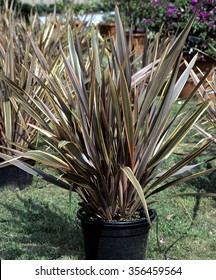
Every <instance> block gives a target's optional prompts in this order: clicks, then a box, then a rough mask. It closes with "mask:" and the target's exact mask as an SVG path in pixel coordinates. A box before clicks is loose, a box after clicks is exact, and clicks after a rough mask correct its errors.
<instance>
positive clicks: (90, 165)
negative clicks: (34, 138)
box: [1, 8, 215, 222]
mask: <svg viewBox="0 0 216 280" xmlns="http://www.w3.org/2000/svg"><path fill="white" fill-rule="evenodd" d="M194 16H195V15H194ZM115 17H116V19H115V20H116V27H117V34H116V41H114V40H113V39H112V38H111V39H110V41H109V43H108V42H107V41H104V42H103V41H101V40H99V37H98V32H97V30H96V29H95V28H94V26H93V27H92V30H91V43H90V45H89V46H88V48H87V51H86V52H85V53H83V52H82V51H81V48H80V47H79V40H77V37H76V34H74V33H73V32H72V31H71V29H70V28H69V29H68V50H67V49H64V50H63V49H62V48H60V52H61V58H62V67H60V68H59V69H61V71H58V74H56V73H55V71H54V69H51V70H49V69H47V67H46V64H45V58H44V57H43V55H42V53H41V52H40V51H39V48H38V47H37V43H34V42H33V41H32V45H33V47H34V48H33V49H34V51H35V54H36V56H37V58H38V61H39V62H41V63H40V64H41V70H42V71H43V78H42V79H41V78H40V77H37V75H35V74H34V73H32V71H28V73H31V75H32V77H33V78H34V79H36V80H37V83H38V85H39V86H40V87H42V88H43V89H44V90H45V92H46V101H47V102H48V103H46V105H45V104H44V102H43V100H42V99H41V98H40V97H39V96H37V95H35V96H34V97H33V96H30V94H29V93H28V92H26V91H25V90H23V89H22V88H20V87H19V86H18V85H17V84H15V83H14V82H13V81H12V80H11V79H9V78H8V77H6V76H5V75H4V73H1V79H2V81H4V82H5V83H7V85H8V86H9V87H10V88H11V90H12V92H13V96H14V98H16V101H17V104H20V105H21V106H22V108H23V109H24V110H25V111H26V113H28V114H29V116H30V117H31V118H34V119H35V121H36V123H37V124H29V126H31V127H32V128H34V129H37V130H38V131H39V132H40V134H42V135H43V136H44V143H45V144H46V147H47V150H40V149H38V150H31V149H30V150H29V151H27V152H24V153H21V152H20V151H17V150H16V149H13V153H14V155H16V157H15V158H11V160H10V162H11V163H13V164H16V165H19V161H18V160H19V159H20V158H31V159H34V160H35V161H37V162H39V163H41V164H42V165H45V166H48V167H50V168H52V169H54V170H56V171H57V172H58V174H59V175H58V176H56V177H55V176H51V175H49V173H45V172H44V171H42V170H41V169H39V168H38V169H36V168H35V167H32V168H31V170H32V172H33V174H37V175H40V176H42V177H43V178H45V179H46V180H48V181H50V182H52V183H55V184H56V185H59V186H60V187H62V188H65V189H67V190H70V191H74V192H76V193H78V194H79V196H80V198H81V202H80V205H81V207H82V208H84V210H85V211H86V213H87V214H88V215H89V216H91V217H93V218H95V217H97V218H100V219H103V220H116V221H124V220H130V219H132V218H133V217H134V216H135V215H136V212H137V210H139V209H141V208H143V209H144V213H145V214H146V217H147V219H148V221H149V222H150V219H149V214H148V207H149V206H150V205H151V204H152V203H154V202H157V201H158V200H159V198H157V196H156V195H157V194H158V193H161V192H163V191H164V190H166V189H168V188H170V187H172V186H176V185H177V184H179V183H182V182H185V181H187V180H189V179H192V178H194V177H196V176H199V175H202V174H204V173H207V172H211V171H212V170H215V168H211V169H210V170H204V171H201V172H198V173H193V174H192V175H191V173H187V172H188V171H191V170H192V169H193V167H195V165H190V163H191V162H192V161H193V160H194V159H195V158H196V157H197V156H198V155H200V154H201V153H202V152H203V151H204V150H205V149H207V147H208V146H209V145H210V144H211V141H206V142H205V143H204V144H202V146H199V147H197V148H196V149H195V150H193V151H191V152H190V153H189V154H188V155H187V156H184V157H183V158H181V159H179V161H178V162H177V163H175V164H173V165H172V166H170V167H169V169H168V170H167V169H164V168H163V163H164V162H166V160H167V159H168V158H169V157H170V156H172V154H173V153H174V152H175V150H176V148H177V147H178V145H179V144H180V143H181V142H182V141H183V139H184V138H185V136H186V135H187V133H188V132H189V131H190V129H191V128H192V127H193V125H194V124H195V123H196V122H197V121H198V119H199V118H200V117H201V115H202V114H203V112H204V111H206V109H207V108H208V107H209V104H210V102H211V101H209V100H206V101H204V102H202V103H200V104H199V105H194V106H192V107H191V108H190V109H187V110H186V106H185V105H186V103H187V100H186V101H185V103H184V104H182V105H181V107H180V109H179V111H178V112H177V113H173V106H174V103H175V102H176V100H177V98H178V96H179V94H180V92H181V90H182V88H183V86H184V84H185V83H186V81H187V79H188V76H189V73H190V71H191V69H192V68H193V65H194V63H195V60H196V56H195V57H194V58H193V59H192V61H191V62H190V63H189V65H188V66H187V68H186V70H185V71H184V73H183V74H182V75H181V76H180V77H179V78H178V79H177V76H178V75H177V74H178V70H179V65H180V62H181V58H182V48H183V46H184V42H185V40H186V38H187V36H188V33H189V30H190V27H191V24H192V22H193V18H194V17H193V18H192V19H191V20H190V22H188V24H187V25H186V27H185V29H184V30H183V31H182V33H181V34H180V35H179V36H178V37H177V38H176V39H175V40H174V41H173V42H170V43H169V44H168V45H167V47H166V49H165V51H164V52H163V54H162V55H161V56H160V57H159V58H158V57H157V49H158V45H159V38H157V39H156V41H155V48H154V49H153V58H154V59H153V62H152V63H150V64H147V65H146V66H145V67H144V68H142V69H141V70H139V71H138V72H136V73H132V70H131V69H132V68H131V61H130V56H129V54H128V50H127V45H126V40H125V33H124V29H123V26H122V23H121V19H120V16H119V11H118V8H116V10H115ZM201 82H202V81H201ZM201 82H200V83H199V84H198V85H197V87H198V86H199V85H200V84H201ZM194 92H195V91H194ZM194 92H192V95H193V94H194ZM25 96H28V98H29V99H30V100H31V102H33V103H34V106H35V107H36V109H32V108H31V105H30V103H29V102H28V99H26V98H25ZM197 165H198V164H197ZM197 165H196V166H197ZM26 167H27V165H26ZM28 168H29V166H28ZM180 193H181V192H180ZM181 195H182V193H181ZM188 195H190V194H188ZM203 195H207V194H203ZM208 195H212V196H214V194H208ZM172 197H173V196H172V195H171V196H170V197H166V198H169V199H170V198H172ZM162 199H165V197H164V198H162Z"/></svg>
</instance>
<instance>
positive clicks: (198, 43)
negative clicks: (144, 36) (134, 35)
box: [102, 0, 216, 59]
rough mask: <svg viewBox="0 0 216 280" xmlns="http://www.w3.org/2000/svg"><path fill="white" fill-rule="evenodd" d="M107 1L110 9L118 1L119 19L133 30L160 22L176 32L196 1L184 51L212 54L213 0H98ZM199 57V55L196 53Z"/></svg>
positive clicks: (215, 16)
mask: <svg viewBox="0 0 216 280" xmlns="http://www.w3.org/2000/svg"><path fill="white" fill-rule="evenodd" d="M102 2H103V3H106V4H107V3H109V5H110V10H112V9H113V7H114V5H115V4H118V5H119V8H120V12H121V15H122V19H123V21H124V24H125V26H126V27H128V28H131V27H132V29H133V31H134V32H145V31H146V28H147V27H148V29H149V30H150V31H151V32H152V37H153V36H154V34H155V32H158V31H159V29H160V28H161V26H162V25H163V26H164V28H163V30H164V31H165V32H166V33H167V35H174V34H176V33H179V32H180V31H181V30H182V29H183V28H184V26H185V24H186V23H187V22H188V20H189V18H190V17H191V15H192V13H193V12H194V11H195V9H196V8H197V6H198V5H200V7H199V8H198V13H197V17H196V19H195V21H194V24H193V27H192V29H191V32H190V36H189V39H188V40H187V43H186V45H185V52H186V53H187V54H189V55H190V54H193V55H194V53H195V52H196V51H197V49H199V50H201V51H203V52H204V53H205V54H206V55H210V56H213V55H214V51H213V50H212V48H214V47H215V46H216V42H215V40H214V39H215V37H216V8H215V7H216V0H207V1H206V0H205V1H204V0H177V1H167V0H151V1H143V0H136V1H132V0H127V1H125V0H118V1H112V0H111V1H110V0H102ZM200 58H201V59H202V58H203V57H202V56H200Z"/></svg>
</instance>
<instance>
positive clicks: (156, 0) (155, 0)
mask: <svg viewBox="0 0 216 280" xmlns="http://www.w3.org/2000/svg"><path fill="white" fill-rule="evenodd" d="M161 2H162V0H154V6H157V5H158V4H160V3H161Z"/></svg>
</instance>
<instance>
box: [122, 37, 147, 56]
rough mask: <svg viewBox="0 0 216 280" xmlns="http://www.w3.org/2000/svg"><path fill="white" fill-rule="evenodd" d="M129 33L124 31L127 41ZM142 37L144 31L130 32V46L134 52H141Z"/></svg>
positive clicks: (142, 45)
mask: <svg viewBox="0 0 216 280" xmlns="http://www.w3.org/2000/svg"><path fill="white" fill-rule="evenodd" d="M130 35H131V34H130V33H129V32H126V39H127V42H129V41H130ZM144 37H145V33H132V35H131V47H132V50H134V52H135V53H136V54H141V53H142V52H143V47H144Z"/></svg>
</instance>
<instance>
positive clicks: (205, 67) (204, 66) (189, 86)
mask: <svg viewBox="0 0 216 280" xmlns="http://www.w3.org/2000/svg"><path fill="white" fill-rule="evenodd" d="M188 61H189V60H188ZM215 66H216V60H214V59H206V61H200V60H199V61H197V62H196V63H195V66H194V68H193V70H194V71H195V72H196V73H197V75H198V76H199V77H201V74H200V72H199V70H198V68H199V69H200V70H201V71H202V72H203V73H204V74H205V73H206V72H207V71H209V70H210V69H213V67H215ZM184 69H185V66H184V65H183V66H182V67H180V70H179V76H180V75H181V74H182V73H183V71H184ZM207 79H208V80H209V81H212V79H213V71H211V73H210V74H209V75H208V76H207ZM203 86H204V87H205V89H206V91H207V92H208V91H209V94H208V96H209V98H214V97H215V95H214V94H212V93H211V89H210V87H209V85H208V83H205V82H204V83H203ZM194 88H195V84H194V82H193V81H192V79H191V78H189V79H188V81H187V82H186V84H185V86H184V88H183V89H182V92H181V94H180V96H179V97H180V98H183V99H185V98H187V97H188V96H189V95H190V94H191V92H192V91H193V89H194Z"/></svg>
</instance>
